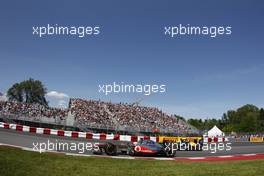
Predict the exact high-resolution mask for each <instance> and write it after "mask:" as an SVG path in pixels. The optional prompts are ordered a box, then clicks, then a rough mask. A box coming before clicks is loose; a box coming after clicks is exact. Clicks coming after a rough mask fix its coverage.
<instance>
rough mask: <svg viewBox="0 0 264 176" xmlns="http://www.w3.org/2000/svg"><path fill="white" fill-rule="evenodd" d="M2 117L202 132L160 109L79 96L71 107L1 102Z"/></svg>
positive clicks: (84, 126)
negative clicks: (85, 98)
mask: <svg viewBox="0 0 264 176" xmlns="http://www.w3.org/2000/svg"><path fill="white" fill-rule="evenodd" d="M0 118H2V119H12V120H16V121H19V122H32V123H45V124H51V125H60V126H64V127H65V126H67V127H72V128H75V129H78V130H80V131H98V130H99V131H111V132H113V131H115V132H117V131H119V132H120V131H123V132H130V133H153V132H155V133H164V134H181V135H183V134H186V135H187V134H188V135H190V134H197V133H199V131H198V130H197V129H195V128H194V127H192V126H190V125H189V124H187V123H186V122H185V121H183V120H181V119H177V118H175V117H174V116H170V115H168V114H166V113H164V112H162V111H161V110H159V109H158V108H154V107H145V106H139V105H138V104H125V103H111V102H104V101H100V100H99V101H98V100H84V99H78V98H71V99H70V101H69V106H68V109H58V108H51V107H46V106H42V105H39V104H27V103H19V102H12V101H0Z"/></svg>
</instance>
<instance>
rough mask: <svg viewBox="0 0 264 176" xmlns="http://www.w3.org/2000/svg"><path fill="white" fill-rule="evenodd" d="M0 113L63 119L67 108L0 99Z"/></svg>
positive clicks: (66, 113)
mask: <svg viewBox="0 0 264 176" xmlns="http://www.w3.org/2000/svg"><path fill="white" fill-rule="evenodd" d="M0 115H4V116H22V117H28V118H35V117H40V118H41V117H47V118H57V117H58V118H60V119H61V120H63V119H65V118H66V117H67V115H68V110H63V109H58V108H50V107H47V106H43V105H40V104H29V103H20V102H15V101H0Z"/></svg>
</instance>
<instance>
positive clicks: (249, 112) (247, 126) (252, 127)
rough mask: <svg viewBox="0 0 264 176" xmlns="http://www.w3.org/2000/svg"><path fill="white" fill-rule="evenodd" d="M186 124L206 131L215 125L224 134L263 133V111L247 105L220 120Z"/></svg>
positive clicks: (193, 120)
mask: <svg viewBox="0 0 264 176" xmlns="http://www.w3.org/2000/svg"><path fill="white" fill-rule="evenodd" d="M188 123H189V124H191V125H193V126H195V127H196V128H198V129H200V130H208V129H210V128H212V127H213V126H214V125H217V126H218V127H219V128H220V129H222V130H223V131H225V132H246V133H248V132H249V133H252V132H254V133H256V132H264V109H263V108H261V109H259V108H258V107H256V106H254V105H249V104H248V105H245V106H242V107H240V108H238V109H237V110H229V111H227V112H226V113H224V114H223V116H222V118H221V119H205V120H202V119H189V120H188Z"/></svg>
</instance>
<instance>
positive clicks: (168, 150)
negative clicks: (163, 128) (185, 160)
mask: <svg viewBox="0 0 264 176" xmlns="http://www.w3.org/2000/svg"><path fill="white" fill-rule="evenodd" d="M173 145H174V143H172V142H165V143H164V147H165V155H166V157H175V156H176V149H174V147H173Z"/></svg>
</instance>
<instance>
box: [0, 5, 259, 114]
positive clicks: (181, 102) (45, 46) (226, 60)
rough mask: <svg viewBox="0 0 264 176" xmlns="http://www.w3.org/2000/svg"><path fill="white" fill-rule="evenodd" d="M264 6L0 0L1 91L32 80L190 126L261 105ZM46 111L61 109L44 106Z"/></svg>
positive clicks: (63, 90) (82, 96)
mask: <svg viewBox="0 0 264 176" xmlns="http://www.w3.org/2000/svg"><path fill="white" fill-rule="evenodd" d="M263 8H264V2H263V1H258V0H241V1H232V2H230V1H229V0H222V1H215V2H214V3H212V1H209V0H206V1H205V0H202V1H199V2H197V1H195V0H186V1H172V0H171V1H169V0H162V1H153V0H145V1H142V0H141V1H140V0H133V1H124V0H112V1H107V0H99V1H96V2H95V1H89V0H87V1H84V0H83V1H78V0H77V1H56V2H55V1H52V0H47V1H45V3H43V2H41V1H39V2H38V1H31V0H29V1H23V2H22V1H14V0H11V1H6V0H5V1H1V3H0V22H1V27H0V65H1V66H0V92H6V91H7V89H8V88H9V87H10V86H11V85H12V84H13V83H15V82H18V81H22V80H25V79H28V78H29V77H32V78H34V79H39V80H42V81H43V83H44V84H45V85H46V87H47V88H48V90H49V91H57V92H61V93H64V94H66V95H68V96H69V97H80V98H86V99H102V100H106V101H109V100H111V101H113V102H134V101H136V100H137V99H140V98H142V97H143V98H144V100H143V101H142V102H141V104H142V105H147V106H156V107H159V108H161V109H163V110H164V111H166V112H168V113H175V114H179V115H183V116H185V117H188V118H192V117H195V118H208V117H209V118H210V117H215V118H219V117H221V115H222V114H223V112H225V111H227V110H228V109H233V108H238V107H239V106H241V105H244V104H248V103H250V104H255V105H257V106H261V107H263V106H264V102H263V100H264V95H263V90H264V81H263V77H264V58H263V56H264V45H263V42H264V33H263V31H264V24H263V16H264V11H263ZM47 24H59V25H66V26H74V25H75V26H78V25H82V26H91V25H92V26H93V25H98V26H100V27H101V33H100V35H98V36H97V37H87V38H81V39H80V38H76V37H65V36H55V37H54V36H51V37H45V38H38V37H36V36H33V35H32V26H37V25H47ZM178 24H186V25H187V24H191V25H197V26H211V25H216V26H221V25H223V26H232V35H231V36H222V37H219V38H214V39H213V38H210V37H193V36H192V37H180V38H177V39H176V38H174V39H171V38H168V37H166V36H165V35H164V30H163V28H164V26H168V25H171V26H173V25H178ZM113 81H115V82H121V81H122V82H125V83H128V84H136V83H142V84H166V86H167V92H166V93H165V94H155V95H152V96H147V97H144V96H143V95H141V94H116V95H110V96H105V95H103V94H100V93H98V84H107V83H112V82H113ZM50 101H51V105H55V104H56V103H57V102H56V101H55V100H53V99H50Z"/></svg>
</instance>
